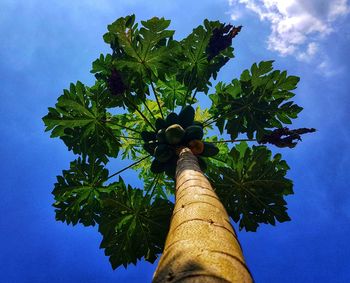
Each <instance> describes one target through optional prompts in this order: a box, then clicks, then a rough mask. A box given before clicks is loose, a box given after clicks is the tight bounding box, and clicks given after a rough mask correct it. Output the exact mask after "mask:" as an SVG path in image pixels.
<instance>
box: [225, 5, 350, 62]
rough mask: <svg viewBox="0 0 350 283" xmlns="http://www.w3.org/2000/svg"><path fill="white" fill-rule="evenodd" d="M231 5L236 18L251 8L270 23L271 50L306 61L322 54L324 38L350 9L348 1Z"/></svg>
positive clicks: (268, 44) (269, 46)
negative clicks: (321, 46)
mask: <svg viewBox="0 0 350 283" xmlns="http://www.w3.org/2000/svg"><path fill="white" fill-rule="evenodd" d="M229 4H230V6H231V7H232V13H231V17H232V19H234V20H236V19H238V18H239V17H241V16H242V15H243V14H244V11H247V10H249V11H252V12H254V13H256V14H257V15H258V16H259V18H260V20H262V21H268V22H270V24H271V33H270V35H269V37H268V39H267V48H268V49H269V50H272V51H276V52H278V53H279V54H280V55H281V56H287V55H293V56H295V57H296V58H297V59H298V60H300V61H306V62H310V61H311V60H312V58H313V57H314V56H315V55H316V54H320V53H322V52H320V49H321V48H320V45H321V43H322V41H323V40H325V39H326V38H327V36H328V35H329V34H331V33H332V32H333V31H334V30H335V23H336V21H337V20H338V19H339V18H340V17H342V16H344V15H346V14H348V13H349V11H350V8H349V5H348V3H347V0H332V1H329V0H288V1H281V0H229ZM325 64H326V63H324V64H321V65H320V66H319V67H320V68H321V69H322V66H324V65H325ZM327 64H329V63H327Z"/></svg>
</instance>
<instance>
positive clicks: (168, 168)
mask: <svg viewBox="0 0 350 283" xmlns="http://www.w3.org/2000/svg"><path fill="white" fill-rule="evenodd" d="M176 161H177V158H172V159H171V160H169V161H168V162H167V163H165V174H167V175H168V176H169V177H170V178H172V179H175V173H176Z"/></svg>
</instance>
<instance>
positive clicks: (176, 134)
mask: <svg viewBox="0 0 350 283" xmlns="http://www.w3.org/2000/svg"><path fill="white" fill-rule="evenodd" d="M184 135H185V130H184V129H183V128H182V127H181V126H180V125H179V124H174V125H171V126H169V127H168V128H167V129H166V130H165V138H166V141H167V142H168V143H169V144H178V143H180V142H181V141H182V138H183V137H184Z"/></svg>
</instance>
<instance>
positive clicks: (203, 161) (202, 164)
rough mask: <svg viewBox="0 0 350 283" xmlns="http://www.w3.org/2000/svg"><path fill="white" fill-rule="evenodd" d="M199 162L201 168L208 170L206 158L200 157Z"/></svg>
mask: <svg viewBox="0 0 350 283" xmlns="http://www.w3.org/2000/svg"><path fill="white" fill-rule="evenodd" d="M198 164H199V167H200V168H201V170H202V171H203V172H204V171H205V170H207V162H205V160H204V159H203V158H201V157H198Z"/></svg>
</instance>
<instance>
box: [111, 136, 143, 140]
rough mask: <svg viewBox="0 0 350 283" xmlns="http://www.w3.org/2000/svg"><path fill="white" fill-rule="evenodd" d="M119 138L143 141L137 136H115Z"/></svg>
mask: <svg viewBox="0 0 350 283" xmlns="http://www.w3.org/2000/svg"><path fill="white" fill-rule="evenodd" d="M115 137H117V138H123V139H129V140H140V141H142V140H143V139H142V138H135V137H127V136H115Z"/></svg>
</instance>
